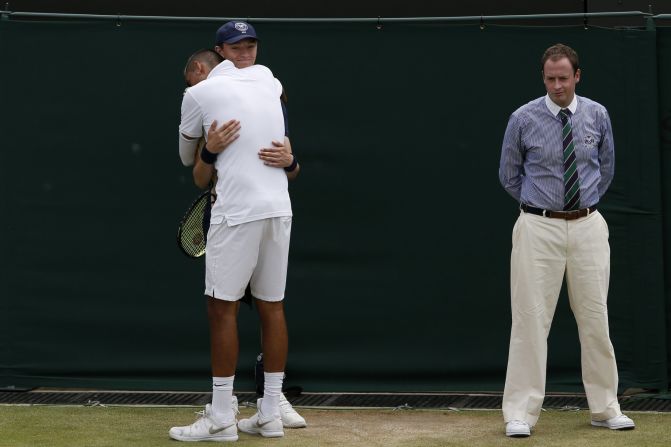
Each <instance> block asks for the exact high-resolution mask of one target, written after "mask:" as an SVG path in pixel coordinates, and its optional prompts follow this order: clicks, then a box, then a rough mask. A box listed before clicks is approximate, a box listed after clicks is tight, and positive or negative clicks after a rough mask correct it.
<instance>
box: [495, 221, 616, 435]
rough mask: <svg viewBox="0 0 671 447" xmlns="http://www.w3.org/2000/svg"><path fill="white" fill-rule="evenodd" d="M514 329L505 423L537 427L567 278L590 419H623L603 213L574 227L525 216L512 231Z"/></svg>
mask: <svg viewBox="0 0 671 447" xmlns="http://www.w3.org/2000/svg"><path fill="white" fill-rule="evenodd" d="M510 262H511V269H510V289H511V307H512V329H511V333H510V351H509V354H508V370H507V373H506V385H505V390H504V393H503V417H504V419H505V421H506V422H509V421H512V420H521V421H526V422H527V423H528V424H529V425H531V426H532V427H533V426H534V425H535V424H536V422H537V421H538V416H539V415H540V412H541V407H542V405H543V398H544V397H545V370H546V364H547V338H548V334H549V332H550V325H551V324H552V317H553V316H554V312H555V308H556V306H557V300H558V297H559V292H560V290H561V285H562V281H563V279H564V274H566V281H567V287H568V295H569V301H570V305H571V310H572V311H573V315H574V316H575V319H576V323H577V325H578V335H579V338H580V348H581V357H580V358H581V364H582V380H583V385H584V386H585V393H586V394H587V402H588V404H589V408H590V412H591V413H592V419H594V420H605V419H609V418H612V417H615V416H619V415H620V414H622V413H621V412H620V406H619V404H618V402H617V384H618V376H617V365H616V364H615V353H614V351H613V346H612V344H611V343H610V337H609V334H608V309H607V306H606V300H607V296H608V281H609V276H610V246H609V245H608V225H607V224H606V221H605V220H604V218H603V217H602V216H601V214H600V213H599V212H598V211H595V212H594V213H591V214H589V215H588V216H585V217H582V218H580V219H576V220H563V219H556V218H547V217H543V216H537V215H535V214H528V213H524V212H522V213H521V214H520V217H519V218H518V219H517V222H516V223H515V227H514V229H513V249H512V254H511V259H510Z"/></svg>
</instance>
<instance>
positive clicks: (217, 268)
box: [205, 217, 291, 301]
mask: <svg viewBox="0 0 671 447" xmlns="http://www.w3.org/2000/svg"><path fill="white" fill-rule="evenodd" d="M290 236H291V217H272V218H269V219H261V220H255V221H253V222H247V223H243V224H240V225H234V226H232V227H229V226H228V225H227V224H226V222H225V221H224V222H222V223H221V224H212V225H210V230H209V231H208V233H207V247H206V249H205V295H207V296H211V297H213V298H217V299H221V300H226V301H237V300H239V299H240V298H242V297H243V296H244V294H245V289H246V288H247V284H248V283H250V282H251V289H252V295H253V296H254V297H255V298H258V299H260V300H263V301H281V300H283V299H284V288H285V286H286V283H287V265H288V263H289V239H290Z"/></svg>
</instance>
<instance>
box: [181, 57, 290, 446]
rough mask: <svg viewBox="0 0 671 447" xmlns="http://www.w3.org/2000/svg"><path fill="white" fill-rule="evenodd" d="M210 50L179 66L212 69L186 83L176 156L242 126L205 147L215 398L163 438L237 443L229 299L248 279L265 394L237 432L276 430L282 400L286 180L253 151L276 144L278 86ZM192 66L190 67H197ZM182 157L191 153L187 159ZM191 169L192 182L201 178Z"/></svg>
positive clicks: (265, 72)
mask: <svg viewBox="0 0 671 447" xmlns="http://www.w3.org/2000/svg"><path fill="white" fill-rule="evenodd" d="M214 54H215V53H214V52H211V51H209V52H208V51H200V52H197V53H195V54H194V55H193V56H192V57H191V58H190V60H189V62H188V64H187V69H186V70H185V72H186V73H187V79H188V77H189V76H188V73H191V72H192V71H193V67H195V66H199V67H200V68H204V69H205V70H207V69H210V70H211V72H209V73H208V74H207V79H205V80H204V81H202V82H199V83H198V84H197V85H194V86H193V87H191V88H189V89H188V90H187V92H186V93H185V95H184V99H183V102H182V122H181V124H180V155H182V160H183V161H184V160H192V157H193V154H194V152H195V147H196V144H197V143H196V142H197V139H198V138H200V137H201V136H202V135H203V128H206V129H207V128H209V127H210V126H211V124H212V122H213V121H215V120H218V121H219V122H230V120H231V119H233V117H236V119H239V122H240V125H241V127H242V128H244V130H243V131H241V132H240V134H239V137H238V138H236V139H235V141H233V142H232V143H230V145H229V146H228V147H227V148H226V149H225V150H224V151H218V149H215V148H210V147H209V146H208V147H206V148H203V150H202V152H201V161H203V162H204V164H205V165H213V166H212V167H207V166H205V168H207V169H204V171H203V172H204V174H205V176H207V177H208V181H209V177H210V176H211V175H212V171H211V170H210V169H212V168H214V169H216V171H217V172H218V174H219V176H218V179H217V182H216V186H215V189H216V191H217V196H218V197H219V200H217V201H216V202H215V204H214V206H213V208H212V217H211V226H210V230H209V235H208V236H209V237H208V245H207V251H206V279H205V282H206V286H205V294H206V295H207V297H208V316H209V322H210V331H211V334H212V335H211V338H212V341H213V346H212V371H213V383H214V384H215V386H214V387H213V400H212V404H208V405H207V406H206V408H205V411H204V412H203V417H201V418H200V419H199V420H198V421H196V422H195V423H194V424H192V425H189V426H185V427H173V428H172V429H171V430H170V436H171V437H172V438H174V439H178V440H183V441H201V440H216V441H228V440H230V441H234V440H237V438H238V435H237V427H236V420H235V415H234V413H233V410H232V390H233V381H234V374H235V368H236V364H237V356H238V336H237V301H238V300H239V299H240V298H241V297H242V296H243V295H244V289H245V286H246V285H247V283H248V282H250V280H251V290H252V294H253V295H254V297H255V298H256V302H257V303H256V304H257V309H258V310H259V316H260V319H261V325H262V334H263V335H262V337H263V351H264V360H265V373H264V379H265V381H264V395H263V398H261V399H259V400H258V402H257V407H258V412H257V413H256V414H255V415H254V416H252V417H251V418H249V419H244V420H241V421H240V422H239V424H238V425H239V427H240V429H241V430H242V431H245V432H248V433H253V434H260V435H262V436H265V437H280V436H283V435H284V430H283V424H282V420H281V416H280V398H281V390H282V381H283V378H284V366H285V364H286V357H287V329H286V321H285V318H284V309H283V299H284V287H285V284H286V270H287V263H288V249H289V238H290V232H291V216H292V212H291V202H290V199H289V193H288V188H287V176H286V174H285V172H284V170H283V169H277V167H275V166H271V165H269V164H268V163H267V162H265V161H264V160H263V159H260V158H259V148H263V147H266V146H269V144H268V143H271V142H272V141H276V142H277V141H280V140H281V139H282V138H283V134H284V118H283V116H282V106H281V103H280V99H279V97H280V94H281V92H282V87H281V84H280V83H279V81H277V80H276V79H275V78H274V77H273V75H272V73H271V72H270V70H269V69H267V68H266V67H263V66H260V65H252V66H249V67H247V68H245V69H238V68H236V67H235V65H234V64H233V63H232V62H231V61H230V60H226V61H223V62H221V63H219V64H216V62H217V59H213V57H212V56H213V55H214ZM196 62H197V64H196ZM189 154H190V156H189ZM200 174H201V173H199V172H198V171H195V176H196V181H197V182H198V181H200V180H202V177H201V176H200Z"/></svg>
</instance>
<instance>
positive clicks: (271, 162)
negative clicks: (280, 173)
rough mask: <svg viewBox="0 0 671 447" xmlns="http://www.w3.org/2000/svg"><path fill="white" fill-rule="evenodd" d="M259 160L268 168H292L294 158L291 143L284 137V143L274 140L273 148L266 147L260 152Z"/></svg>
mask: <svg viewBox="0 0 671 447" xmlns="http://www.w3.org/2000/svg"><path fill="white" fill-rule="evenodd" d="M259 158H260V159H261V160H262V161H263V164H265V165H266V166H272V167H273V168H286V167H288V166H291V163H293V161H294V156H293V154H292V153H291V143H290V142H289V139H288V138H286V137H284V142H283V143H280V142H279V141H275V140H273V147H264V148H261V150H260V151H259Z"/></svg>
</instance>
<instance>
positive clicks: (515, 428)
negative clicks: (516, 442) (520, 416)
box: [506, 420, 531, 438]
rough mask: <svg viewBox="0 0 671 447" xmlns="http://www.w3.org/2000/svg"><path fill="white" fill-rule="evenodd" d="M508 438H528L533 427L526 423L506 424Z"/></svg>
mask: <svg viewBox="0 0 671 447" xmlns="http://www.w3.org/2000/svg"><path fill="white" fill-rule="evenodd" d="M506 436H510V437H511V438H527V437H529V436H531V427H529V424H528V423H526V422H524V421H519V420H514V421H510V422H508V423H506Z"/></svg>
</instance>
